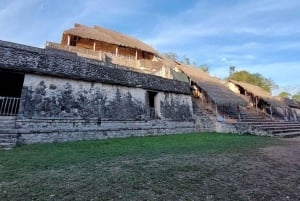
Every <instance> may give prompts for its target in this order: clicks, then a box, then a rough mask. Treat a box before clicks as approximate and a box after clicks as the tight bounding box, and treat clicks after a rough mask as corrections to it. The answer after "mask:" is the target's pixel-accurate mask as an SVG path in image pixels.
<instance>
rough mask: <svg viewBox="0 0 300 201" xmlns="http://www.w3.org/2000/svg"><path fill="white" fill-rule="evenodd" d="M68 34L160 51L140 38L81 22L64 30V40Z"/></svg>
mask: <svg viewBox="0 0 300 201" xmlns="http://www.w3.org/2000/svg"><path fill="white" fill-rule="evenodd" d="M67 35H74V36H80V37H82V38H87V39H92V40H97V41H102V42H106V43H110V44H115V45H120V46H124V47H130V48H134V49H138V50H142V51H145V52H150V53H153V54H155V55H158V52H157V51H156V50H154V49H153V48H152V47H150V46H149V45H147V44H145V43H143V42H142V41H140V40H137V39H135V38H132V37H130V36H126V35H124V34H121V33H118V32H115V31H111V30H108V29H105V28H102V27H99V26H94V27H88V26H84V25H80V24H75V25H74V28H71V29H68V30H66V31H64V33H63V38H62V40H66V37H67Z"/></svg>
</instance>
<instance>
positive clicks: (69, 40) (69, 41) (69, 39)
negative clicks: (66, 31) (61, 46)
mask: <svg viewBox="0 0 300 201" xmlns="http://www.w3.org/2000/svg"><path fill="white" fill-rule="evenodd" d="M70 43H71V36H70V35H68V41H67V45H68V46H70Z"/></svg>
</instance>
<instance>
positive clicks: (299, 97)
mask: <svg viewBox="0 0 300 201" xmlns="http://www.w3.org/2000/svg"><path fill="white" fill-rule="evenodd" d="M292 99H293V100H295V101H299V102H300V92H298V93H296V94H294V95H293V96H292Z"/></svg>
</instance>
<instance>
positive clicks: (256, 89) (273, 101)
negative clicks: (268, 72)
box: [229, 80, 285, 107]
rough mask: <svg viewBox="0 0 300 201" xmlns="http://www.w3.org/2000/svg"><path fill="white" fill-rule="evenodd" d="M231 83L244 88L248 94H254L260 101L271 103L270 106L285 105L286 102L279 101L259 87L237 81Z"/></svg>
mask: <svg viewBox="0 0 300 201" xmlns="http://www.w3.org/2000/svg"><path fill="white" fill-rule="evenodd" d="M229 82H231V83H233V84H235V85H237V86H239V87H241V88H243V89H244V90H245V91H247V92H248V93H251V94H253V96H257V97H259V98H260V99H262V100H264V101H265V102H267V103H269V104H270V105H273V106H279V107H280V106H283V105H285V103H284V101H282V100H280V99H277V98H275V97H272V96H271V93H270V92H268V91H266V90H264V89H262V88H261V87H259V86H256V85H253V84H249V83H245V82H241V81H236V80H229Z"/></svg>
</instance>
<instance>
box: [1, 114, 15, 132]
mask: <svg viewBox="0 0 300 201" xmlns="http://www.w3.org/2000/svg"><path fill="white" fill-rule="evenodd" d="M15 124H16V117H15V116H0V129H7V128H15Z"/></svg>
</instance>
